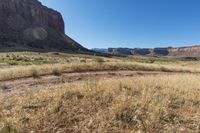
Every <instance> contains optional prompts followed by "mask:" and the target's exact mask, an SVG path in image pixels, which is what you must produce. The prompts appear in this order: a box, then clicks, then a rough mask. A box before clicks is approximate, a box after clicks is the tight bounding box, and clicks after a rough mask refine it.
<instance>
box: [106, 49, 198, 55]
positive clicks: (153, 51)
mask: <svg viewBox="0 0 200 133" xmlns="http://www.w3.org/2000/svg"><path fill="white" fill-rule="evenodd" d="M108 53H110V54H114V55H125V56H128V55H139V56H171V57H200V46H191V47H179V48H154V49H128V48H109V49H108Z"/></svg>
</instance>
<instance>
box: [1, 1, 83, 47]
mask: <svg viewBox="0 0 200 133" xmlns="http://www.w3.org/2000/svg"><path fill="white" fill-rule="evenodd" d="M64 29H65V28H64V21H63V18H62V16H61V14H60V13H59V12H57V11H55V10H53V9H50V8H47V7H45V6H43V5H42V4H41V2H39V1H38V0H0V51H5V50H8V51H10V49H12V50H17V49H18V50H26V49H30V50H31V49H38V50H61V51H65V50H85V48H83V47H82V46H81V45H80V44H78V43H77V42H75V41H74V40H72V39H71V38H69V37H68V36H66V35H65V33H64Z"/></svg>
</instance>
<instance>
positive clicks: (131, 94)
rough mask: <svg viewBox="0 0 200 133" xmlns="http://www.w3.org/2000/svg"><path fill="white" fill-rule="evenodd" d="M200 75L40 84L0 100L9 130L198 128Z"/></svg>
mask: <svg viewBox="0 0 200 133" xmlns="http://www.w3.org/2000/svg"><path fill="white" fill-rule="evenodd" d="M199 81H200V77H199V76H197V75H193V74H183V75H179V76H178V75H170V76H166V75H165V76H161V75H157V76H154V77H153V76H141V77H134V78H121V79H117V80H116V79H110V80H106V81H105V80H102V81H99V80H98V81H97V80H95V79H92V78H90V79H88V80H86V81H83V82H80V83H79V84H73V83H69V84H66V86H63V87H61V88H54V89H49V90H41V91H40V92H35V93H33V94H27V95H24V96H21V97H18V96H16V97H12V98H9V99H6V101H1V102H0V129H1V131H10V132H24V133H27V132H31V131H32V132H121V133H125V132H162V133H163V132H166V133H169V132H199V131H200V111H199V110H200V94H199V91H200V90H199V86H200V82H199Z"/></svg>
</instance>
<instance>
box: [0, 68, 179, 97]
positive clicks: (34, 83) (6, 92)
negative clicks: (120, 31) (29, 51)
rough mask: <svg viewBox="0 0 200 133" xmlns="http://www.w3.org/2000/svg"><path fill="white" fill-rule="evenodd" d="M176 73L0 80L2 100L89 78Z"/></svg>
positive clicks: (89, 73)
mask: <svg viewBox="0 0 200 133" xmlns="http://www.w3.org/2000/svg"><path fill="white" fill-rule="evenodd" d="M159 74H162V75H163V74H164V75H166V74H175V73H166V72H147V71H101V72H81V73H65V74H62V75H61V76H52V75H51V76H43V77H40V78H37V79H34V78H23V79H15V80H9V81H2V82H0V84H1V85H4V86H6V87H7V88H6V89H1V90H0V100H3V99H4V100H5V99H6V98H8V97H11V96H12V95H25V94H27V93H31V92H34V91H39V90H41V89H49V88H55V87H56V86H62V85H64V84H68V83H72V82H73V83H78V82H80V81H84V80H87V79H88V78H95V79H97V80H98V79H102V80H106V79H109V78H116V79H117V78H120V77H134V76H143V75H159Z"/></svg>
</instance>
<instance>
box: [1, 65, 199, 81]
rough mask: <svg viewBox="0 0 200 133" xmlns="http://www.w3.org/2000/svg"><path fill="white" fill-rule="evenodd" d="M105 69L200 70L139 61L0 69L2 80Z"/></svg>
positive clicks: (188, 71)
mask: <svg viewBox="0 0 200 133" xmlns="http://www.w3.org/2000/svg"><path fill="white" fill-rule="evenodd" d="M105 70H111V71H116V70H133V71H137V70H142V71H163V72H185V73H194V72H200V69H195V68H189V67H180V66H174V65H158V64H147V63H137V62H105V63H103V62H101V63H76V64H54V65H40V66H33V65H31V66H19V67H15V68H9V69H2V70H0V80H1V81H3V80H9V79H15V78H24V77H39V76H43V75H51V74H52V75H55V73H60V74H61V73H69V72H85V71H105Z"/></svg>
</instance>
